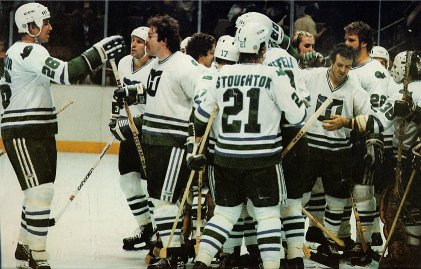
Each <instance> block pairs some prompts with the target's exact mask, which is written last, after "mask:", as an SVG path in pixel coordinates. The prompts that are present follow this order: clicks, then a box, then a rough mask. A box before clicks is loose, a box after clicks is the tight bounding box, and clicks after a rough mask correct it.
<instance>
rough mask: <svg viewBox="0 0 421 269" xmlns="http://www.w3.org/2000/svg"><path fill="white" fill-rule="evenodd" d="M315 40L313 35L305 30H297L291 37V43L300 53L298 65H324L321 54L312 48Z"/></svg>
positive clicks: (304, 66)
mask: <svg viewBox="0 0 421 269" xmlns="http://www.w3.org/2000/svg"><path fill="white" fill-rule="evenodd" d="M315 42H316V40H315V38H314V35H312V34H310V33H309V32H305V31H297V32H295V34H294V36H293V37H292V42H291V45H292V46H293V47H294V48H296V49H297V51H298V53H299V55H300V58H299V65H300V67H301V68H311V67H320V66H324V64H325V59H324V57H323V55H322V54H321V53H319V52H317V51H315V50H314V45H315Z"/></svg>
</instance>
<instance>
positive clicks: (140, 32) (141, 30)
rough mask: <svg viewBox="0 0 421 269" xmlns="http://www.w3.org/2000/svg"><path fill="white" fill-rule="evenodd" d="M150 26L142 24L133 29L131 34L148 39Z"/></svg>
mask: <svg viewBox="0 0 421 269" xmlns="http://www.w3.org/2000/svg"><path fill="white" fill-rule="evenodd" d="M148 32H149V27H145V26H141V27H138V28H136V29H134V30H133V32H132V34H131V36H137V37H138V38H141V39H143V41H145V40H146V38H147V37H148Z"/></svg>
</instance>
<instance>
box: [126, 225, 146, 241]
mask: <svg viewBox="0 0 421 269" xmlns="http://www.w3.org/2000/svg"><path fill="white" fill-rule="evenodd" d="M144 231H145V226H140V227H137V228H136V230H135V231H134V234H135V235H134V236H131V237H129V239H140V238H142V234H143V232H144Z"/></svg>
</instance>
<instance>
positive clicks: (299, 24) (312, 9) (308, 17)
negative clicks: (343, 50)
mask: <svg viewBox="0 0 421 269" xmlns="http://www.w3.org/2000/svg"><path fill="white" fill-rule="evenodd" d="M318 11H319V9H318V7H317V6H316V5H314V4H312V5H308V6H306V7H305V9H304V16H303V17H301V18H298V19H297V20H296V21H295V22H294V31H295V32H298V31H306V32H309V33H310V34H312V35H313V36H314V38H315V39H318V38H319V37H320V36H321V35H322V34H323V33H324V32H325V31H326V30H327V28H326V27H323V28H322V30H321V31H320V32H319V33H318V32H317V27H316V22H315V21H314V17H315V16H316V14H317V12H318Z"/></svg>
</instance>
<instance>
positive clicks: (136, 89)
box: [113, 83, 145, 105]
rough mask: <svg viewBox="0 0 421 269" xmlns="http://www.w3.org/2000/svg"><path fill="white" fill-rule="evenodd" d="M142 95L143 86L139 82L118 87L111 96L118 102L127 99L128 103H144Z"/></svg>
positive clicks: (143, 95) (143, 94) (143, 93)
mask: <svg viewBox="0 0 421 269" xmlns="http://www.w3.org/2000/svg"><path fill="white" fill-rule="evenodd" d="M144 97H145V91H144V90H143V86H142V84H140V83H139V84H135V85H127V86H124V87H122V88H118V89H116V90H115V91H114V95H113V98H114V99H115V100H117V102H118V103H124V101H127V104H128V105H132V104H144V103H145V98H144Z"/></svg>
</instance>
